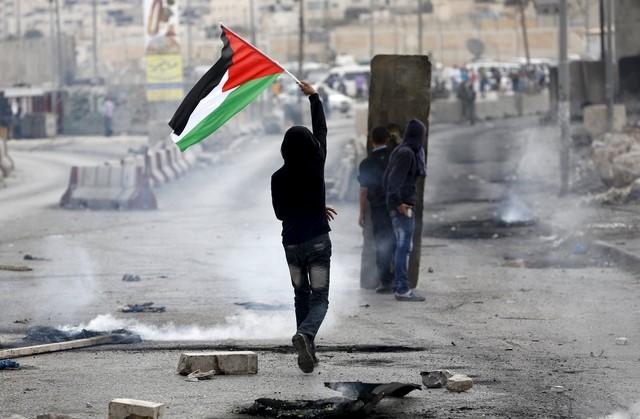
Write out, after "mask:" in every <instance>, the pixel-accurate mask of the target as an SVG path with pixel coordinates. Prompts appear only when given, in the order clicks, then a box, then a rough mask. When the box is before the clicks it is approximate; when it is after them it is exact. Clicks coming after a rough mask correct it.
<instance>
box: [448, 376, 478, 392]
mask: <svg viewBox="0 0 640 419" xmlns="http://www.w3.org/2000/svg"><path fill="white" fill-rule="evenodd" d="M471 387H473V380H472V379H471V377H469V376H466V375H464V374H453V375H452V376H451V377H449V378H448V380H447V390H449V391H452V392H454V393H462V392H463V391H467V390H469V389H471Z"/></svg>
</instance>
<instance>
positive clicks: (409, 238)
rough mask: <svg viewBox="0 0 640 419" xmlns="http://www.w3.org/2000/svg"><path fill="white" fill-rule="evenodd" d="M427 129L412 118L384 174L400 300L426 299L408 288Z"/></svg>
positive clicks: (397, 298) (424, 166) (396, 292)
mask: <svg viewBox="0 0 640 419" xmlns="http://www.w3.org/2000/svg"><path fill="white" fill-rule="evenodd" d="M426 132H427V129H426V127H425V125H424V124H423V123H422V122H421V121H419V120H417V119H412V120H411V121H409V123H408V124H407V128H406V129H405V133H404V140H403V142H402V144H400V145H399V146H398V147H396V148H395V150H393V153H391V156H390V157H389V165H388V166H387V169H386V170H385V173H384V189H385V194H386V200H387V210H388V211H389V214H390V215H391V223H392V225H393V232H394V235H395V239H396V251H395V262H394V268H395V269H394V278H395V283H394V292H395V298H396V300H398V301H424V300H425V298H424V297H423V296H421V295H419V294H418V293H417V292H415V291H414V290H412V289H411V288H410V287H409V277H408V270H409V254H410V253H411V249H412V247H413V233H414V230H415V218H414V213H413V208H414V206H415V205H416V196H417V190H416V181H417V180H418V177H419V176H426V162H425V160H426V159H425V152H424V148H423V146H422V144H423V142H424V140H425V136H426Z"/></svg>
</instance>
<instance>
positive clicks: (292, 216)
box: [271, 93, 331, 245]
mask: <svg viewBox="0 0 640 419" xmlns="http://www.w3.org/2000/svg"><path fill="white" fill-rule="evenodd" d="M309 102H311V123H312V126H313V133H311V131H309V129H308V128H306V127H301V126H295V127H291V128H289V129H288V130H287V132H286V133H285V135H284V140H282V147H281V149H280V152H281V154H282V158H283V159H284V165H283V166H282V167H281V168H280V169H278V170H277V171H276V172H275V173H274V174H273V175H272V176H271V201H272V203H273V210H274V211H275V213H276V217H277V218H278V220H281V221H282V243H283V244H284V245H291V244H299V243H303V242H306V241H308V240H311V239H313V238H314V237H317V236H320V235H322V234H325V233H328V232H329V231H330V230H331V229H330V228H329V222H328V221H327V217H326V215H325V186H324V163H325V160H326V157H327V123H326V121H325V117H324V111H323V109H322V102H321V101H320V97H319V96H318V94H317V93H316V94H313V95H311V96H309Z"/></svg>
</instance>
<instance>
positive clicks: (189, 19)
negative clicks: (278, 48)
mask: <svg viewBox="0 0 640 419" xmlns="http://www.w3.org/2000/svg"><path fill="white" fill-rule="evenodd" d="M192 27H193V10H192V9H191V0H187V71H188V72H189V77H190V76H191V68H192V66H193V38H192V35H193V31H192ZM252 42H254V41H253V40H252ZM254 45H255V43H254Z"/></svg>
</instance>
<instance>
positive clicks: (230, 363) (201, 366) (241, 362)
mask: <svg viewBox="0 0 640 419" xmlns="http://www.w3.org/2000/svg"><path fill="white" fill-rule="evenodd" d="M195 370H200V371H211V370H214V371H215V372H216V375H220V374H222V375H243V374H257V373H258V355H257V354H256V353H255V352H250V351H213V352H184V353H183V354H182V355H180V361H179V362H178V374H181V375H188V374H190V373H192V372H193V371H195Z"/></svg>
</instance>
